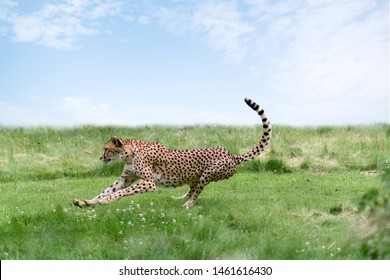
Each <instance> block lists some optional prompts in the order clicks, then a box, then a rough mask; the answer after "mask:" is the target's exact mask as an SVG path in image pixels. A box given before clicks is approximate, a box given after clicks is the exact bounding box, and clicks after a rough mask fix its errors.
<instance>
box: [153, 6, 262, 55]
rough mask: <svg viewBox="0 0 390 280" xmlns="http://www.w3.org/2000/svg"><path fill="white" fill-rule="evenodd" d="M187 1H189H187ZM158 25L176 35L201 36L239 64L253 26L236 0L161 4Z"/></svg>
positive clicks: (245, 53)
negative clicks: (167, 5) (192, 3)
mask: <svg viewBox="0 0 390 280" xmlns="http://www.w3.org/2000/svg"><path fill="white" fill-rule="evenodd" d="M187 4H188V3H187ZM155 17H156V18H157V20H158V22H159V23H160V25H162V26H163V27H164V28H166V29H168V30H169V31H170V32H173V33H175V34H194V36H199V35H201V36H202V38H203V40H205V41H206V42H207V43H208V44H209V45H210V46H211V47H213V48H214V49H217V50H220V51H222V52H223V53H224V54H225V58H226V60H227V61H229V62H234V63H240V62H242V61H243V59H244V58H245V56H246V55H247V51H248V48H247V43H248V42H247V40H248V38H249V37H250V36H251V33H253V32H254V31H255V28H254V27H253V26H252V25H251V24H250V23H249V22H247V21H245V20H244V18H243V15H242V13H241V12H240V9H239V7H238V5H237V3H236V2H235V1H198V2H196V4H195V5H193V6H192V5H191V4H190V5H187V6H182V5H177V6H174V7H170V8H167V7H160V8H159V9H158V10H157V11H156V12H155Z"/></svg>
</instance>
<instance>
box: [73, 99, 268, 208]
mask: <svg viewBox="0 0 390 280" xmlns="http://www.w3.org/2000/svg"><path fill="white" fill-rule="evenodd" d="M245 102H246V104H247V105H248V106H249V107H251V108H252V109H253V110H254V111H256V112H257V113H258V115H259V116H260V117H261V120H262V123H263V135H262V137H261V139H260V141H259V143H258V144H257V146H256V147H255V148H253V149H252V150H251V151H249V152H247V153H244V154H242V155H233V154H231V153H230V152H229V151H228V150H227V149H226V148H224V147H222V146H217V147H209V148H203V149H191V150H175V149H168V148H167V147H165V146H164V145H163V144H160V143H154V142H143V141H138V140H133V139H120V138H117V137H115V136H112V138H111V140H109V141H108V142H107V143H106V144H105V146H104V151H103V155H102V156H101V157H100V160H102V161H103V163H105V164H109V163H112V162H119V161H125V166H124V168H123V171H122V174H121V176H120V178H119V179H117V180H116V181H115V182H114V183H113V184H112V185H111V186H110V187H108V188H107V189H105V190H104V191H103V192H102V193H100V194H99V195H97V196H96V197H94V198H92V199H90V200H80V199H75V200H74V201H73V204H74V205H76V206H79V207H84V206H94V205H96V204H107V203H110V202H112V201H115V200H118V199H120V198H122V197H125V196H128V195H135V194H142V193H147V192H154V191H156V183H157V184H160V185H162V186H169V187H179V186H182V185H188V186H189V190H188V191H187V193H186V194H184V195H183V196H180V197H178V198H179V199H183V200H184V199H186V202H185V203H184V205H183V206H192V205H194V204H195V203H196V202H197V200H198V197H199V195H200V194H201V192H202V191H203V190H204V188H205V187H206V186H207V185H208V184H209V183H211V182H215V181H219V180H223V179H228V178H230V177H231V176H233V175H234V174H235V173H236V167H237V165H238V164H240V163H242V162H245V161H247V160H250V159H253V158H254V157H256V156H258V155H259V154H260V153H261V152H263V151H264V149H265V148H266V147H267V146H268V144H269V142H270V139H271V123H270V122H269V120H268V118H267V117H266V115H265V113H264V110H263V109H262V108H260V106H259V105H258V104H256V103H255V102H253V101H252V100H251V99H249V98H245ZM136 181H139V182H138V183H137V184H134V185H132V184H133V183H134V182H136Z"/></svg>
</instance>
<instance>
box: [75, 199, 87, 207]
mask: <svg viewBox="0 0 390 280" xmlns="http://www.w3.org/2000/svg"><path fill="white" fill-rule="evenodd" d="M73 204H74V205H75V206H78V207H80V208H81V207H88V206H91V203H90V201H89V200H85V199H75V200H73Z"/></svg>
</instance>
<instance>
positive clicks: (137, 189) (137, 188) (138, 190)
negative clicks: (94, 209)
mask: <svg viewBox="0 0 390 280" xmlns="http://www.w3.org/2000/svg"><path fill="white" fill-rule="evenodd" d="M154 191H156V184H155V183H154V181H146V180H141V181H140V182H139V183H138V184H136V185H134V186H130V187H127V188H125V189H120V190H118V191H116V192H114V193H112V194H111V195H109V196H106V197H104V198H102V199H100V200H99V201H98V203H99V204H107V203H110V202H112V201H115V200H119V199H121V198H122V197H125V196H128V195H135V194H142V193H146V192H154Z"/></svg>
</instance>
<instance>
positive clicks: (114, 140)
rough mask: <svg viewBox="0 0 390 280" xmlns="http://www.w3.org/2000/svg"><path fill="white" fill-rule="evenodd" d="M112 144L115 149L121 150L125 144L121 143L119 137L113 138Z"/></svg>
mask: <svg viewBox="0 0 390 280" xmlns="http://www.w3.org/2000/svg"><path fill="white" fill-rule="evenodd" d="M111 142H112V143H113V144H114V145H115V147H117V148H120V147H122V146H123V143H122V141H121V139H119V138H118V137H116V136H112V137H111Z"/></svg>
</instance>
